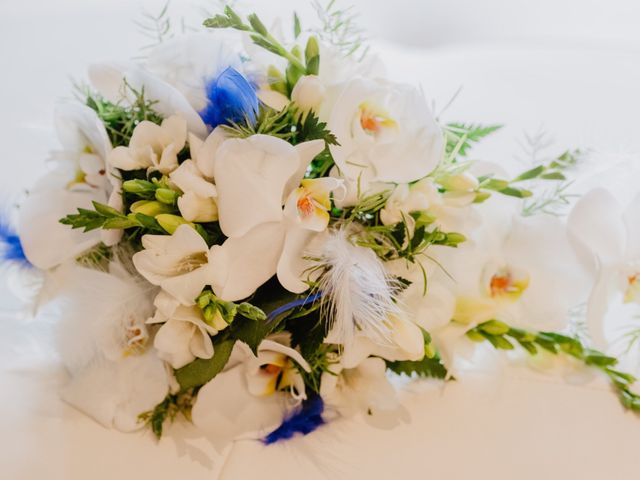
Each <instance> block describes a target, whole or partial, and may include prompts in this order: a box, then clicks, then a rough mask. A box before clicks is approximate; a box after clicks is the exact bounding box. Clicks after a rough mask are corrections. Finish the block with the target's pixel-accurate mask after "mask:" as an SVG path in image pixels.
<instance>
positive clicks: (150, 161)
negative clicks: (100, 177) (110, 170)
mask: <svg viewBox="0 0 640 480" xmlns="http://www.w3.org/2000/svg"><path fill="white" fill-rule="evenodd" d="M186 141H187V122H186V121H185V120H184V119H183V118H182V117H180V116H179V115H172V116H170V117H169V118H165V119H164V120H163V121H162V124H160V125H156V124H155V123H153V122H149V121H147V120H144V121H142V122H140V123H139V124H138V125H136V127H135V129H134V130H133V134H132V135H131V140H130V141H129V146H128V147H124V146H120V147H116V148H114V149H113V151H112V152H111V153H110V154H109V159H108V160H109V163H110V164H111V165H112V166H114V167H115V168H119V169H120V170H140V169H148V170H150V171H156V170H157V171H159V172H162V173H171V172H172V171H174V170H175V169H176V168H178V153H180V151H181V150H182V149H183V148H184V145H185V143H186Z"/></svg>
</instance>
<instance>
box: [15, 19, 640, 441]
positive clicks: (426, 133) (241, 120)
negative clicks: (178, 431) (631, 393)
mask: <svg viewBox="0 0 640 480" xmlns="http://www.w3.org/2000/svg"><path fill="white" fill-rule="evenodd" d="M247 22H248V23H245V21H244V20H242V19H241V18H240V17H239V16H238V15H237V14H235V12H233V11H232V10H230V9H227V10H226V11H225V14H224V15H218V16H216V17H214V18H213V19H210V20H209V21H208V22H207V25H208V26H210V27H214V28H217V30H215V31H213V32H207V33H197V34H186V35H183V36H178V37H175V38H173V39H171V40H168V41H166V42H164V43H162V44H160V45H159V46H158V47H156V48H155V50H153V51H151V52H150V54H149V56H148V59H147V60H146V61H145V62H143V63H141V64H134V63H108V64H100V65H94V66H92V67H91V69H90V74H89V78H90V82H91V88H90V89H89V90H88V93H87V102H86V104H81V103H65V104H63V105H61V106H60V107H59V109H58V110H57V113H56V125H57V128H58V133H59V137H60V141H61V144H62V150H61V151H60V152H56V154H55V155H54V156H53V162H54V163H55V165H54V168H53V169H51V171H50V172H48V173H47V175H45V177H44V178H43V180H42V181H40V182H39V183H38V184H37V185H36V186H34V187H33V189H31V191H30V194H29V196H28V197H27V198H26V200H25V201H24V202H23V204H22V205H21V208H20V226H19V235H20V240H21V243H22V247H23V249H24V252H25V254H26V257H27V258H28V260H29V261H30V262H31V263H32V264H33V265H34V266H36V267H38V268H39V269H41V270H43V271H45V272H47V273H46V277H45V278H46V281H45V286H44V291H43V294H42V295H41V303H45V304H46V303H47V302H50V303H54V304H57V303H61V304H62V305H63V310H62V312H63V313H62V318H61V322H60V334H59V337H60V339H61V340H60V343H61V352H62V357H63V360H64V361H65V364H66V365H67V367H68V368H69V371H70V372H71V380H70V383H69V385H68V387H67V388H66V389H65V391H64V398H65V399H66V400H67V401H68V402H69V403H71V404H72V405H74V406H76V407H78V408H80V409H82V410H83V411H85V412H86V413H88V414H89V415H91V416H93V417H94V418H95V419H96V420H98V421H100V422H101V423H103V424H104V425H107V426H115V427H116V428H119V429H122V430H127V431H128V430H133V429H136V428H139V427H141V426H143V425H144V423H145V420H146V421H147V423H152V424H153V426H154V429H155V430H156V433H159V432H158V431H157V429H158V427H157V425H158V421H159V424H160V425H162V422H163V420H164V418H165V416H166V417H170V416H171V414H168V413H167V412H174V413H175V412H178V411H182V412H183V413H186V412H188V414H189V415H188V416H189V418H191V419H192V420H193V423H194V424H195V425H196V426H198V427H199V428H201V429H203V430H204V431H206V432H208V433H209V434H211V435H212V436H214V437H217V438H225V439H226V438H236V437H238V436H246V435H249V434H252V435H256V434H257V435H264V434H266V433H269V432H271V431H273V430H274V429H275V432H278V429H277V427H278V425H280V424H281V423H282V422H283V420H284V421H285V423H286V422H287V421H289V420H290V417H292V416H296V415H297V416H298V417H305V415H306V418H305V419H304V420H305V421H306V422H307V426H306V427H304V428H300V429H299V430H296V431H300V432H302V433H307V431H311V430H312V429H313V428H310V427H309V426H308V423H311V424H313V425H314V427H315V426H318V425H319V424H320V423H322V420H321V418H322V417H321V415H322V414H323V413H324V414H325V415H331V414H341V415H352V414H362V415H376V414H379V413H388V412H393V411H396V410H397V409H398V407H399V405H398V400H397V397H396V392H395V389H394V387H393V385H392V383H390V380H389V374H388V373H389V370H391V371H394V372H396V373H404V374H409V375H411V374H416V375H421V376H430V377H436V378H440V379H443V380H446V379H447V378H449V377H450V376H451V373H453V372H455V368H456V362H455V355H456V353H461V352H465V351H467V350H468V349H469V347H471V346H473V345H475V343H474V341H482V340H486V341H488V342H491V343H492V344H493V345H494V346H496V347H498V348H513V347H514V346H516V345H517V344H518V343H519V344H520V345H522V346H523V347H524V348H525V349H526V350H527V351H529V352H530V353H535V352H537V350H539V349H540V346H542V347H545V342H547V343H546V347H548V348H547V349H548V350H549V349H553V348H556V350H557V351H560V350H561V349H559V348H557V347H558V346H562V345H567V344H570V345H573V346H575V345H574V343H571V342H575V340H573V339H572V338H571V337H568V336H565V335H562V334H557V335H556V336H555V337H552V336H549V335H551V334H544V335H547V336H540V335H541V334H539V333H538V332H543V331H549V330H556V331H563V329H565V328H566V327H567V324H568V319H569V312H570V311H572V309H574V308H575V307H577V306H580V305H583V304H588V318H589V320H590V326H591V327H592V329H593V332H592V334H593V335H594V338H596V339H597V341H598V342H600V339H601V337H602V335H601V324H602V319H603V318H604V317H605V314H606V311H607V305H609V304H610V302H611V301H612V298H613V297H616V296H617V297H620V299H621V301H622V302H626V303H630V304H633V303H635V304H636V305H637V304H638V303H640V217H638V212H639V211H640V208H638V207H639V205H638V202H639V200H638V198H640V197H637V198H636V200H634V201H633V203H632V204H631V205H629V206H628V207H626V209H625V208H623V207H622V206H620V205H619V204H617V203H616V201H615V200H614V199H613V196H612V195H611V194H610V193H608V192H606V191H595V192H592V193H589V194H588V195H586V196H585V197H584V198H582V199H581V200H580V201H579V202H578V205H577V206H576V207H575V210H574V211H573V213H572V214H571V216H570V217H569V228H567V222H564V221H563V220H561V219H559V218H557V217H554V216H550V215H547V214H544V213H539V214H537V215H529V216H524V215H523V214H522V212H523V208H522V204H523V202H524V201H525V199H526V198H528V197H530V195H531V191H529V190H528V189H527V188H528V187H527V185H528V183H527V182H544V181H560V180H561V179H563V178H564V176H563V174H562V173H561V171H560V170H562V168H564V165H563V164H561V162H560V161H558V160H555V161H553V162H551V163H549V164H545V165H534V166H533V167H532V168H531V169H530V170H528V171H527V172H525V174H522V175H520V176H517V177H513V178H512V179H511V180H501V179H500V178H501V177H503V176H504V174H503V172H502V170H501V169H500V168H498V167H487V166H486V165H483V167H482V168H483V173H482V174H481V173H480V168H476V166H475V165H474V164H473V163H472V162H469V161H468V160H467V159H466V151H467V150H468V149H469V145H470V143H471V142H472V141H475V140H477V139H478V138H479V137H480V136H482V135H484V134H485V133H489V130H491V129H486V131H485V130H482V129H481V128H480V127H473V126H471V127H464V126H460V125H453V124H452V125H443V124H441V123H440V122H439V121H438V120H437V119H436V118H435V117H434V115H433V113H432V112H431V111H430V108H429V106H428V104H427V101H426V99H425V96H424V94H423V93H422V91H421V90H420V89H418V88H415V87H413V86H410V85H404V84H398V83H393V82H391V81H389V80H387V79H386V78H385V77H384V73H383V71H382V69H381V68H380V65H379V63H378V62H377V61H376V60H375V59H372V57H371V55H369V56H368V57H367V58H366V59H364V60H362V59H361V60H358V59H356V58H355V56H353V55H352V56H349V55H345V54H344V53H343V52H341V51H340V50H339V49H338V48H336V47H335V46H332V45H329V44H323V43H322V42H319V41H318V39H317V38H316V37H315V36H314V35H313V34H311V33H308V32H304V31H303V32H300V31H296V36H295V38H292V39H290V40H285V39H284V38H279V39H276V36H274V35H272V34H271V33H269V31H267V29H266V28H265V27H264V25H263V24H262V23H261V22H260V20H259V19H258V18H257V17H256V16H255V15H251V16H249V17H248V20H247ZM221 29H230V30H234V31H233V32H231V33H229V32H223V31H222V30H221ZM251 40H253V43H252V42H251ZM261 47H262V48H261ZM465 129H466V130H465ZM461 130H462V131H461ZM492 168H493V170H491V169H492ZM488 170H489V171H488ZM487 171H488V173H486V172H487ZM61 219H62V220H61ZM72 227H73V228H72ZM79 228H82V229H84V231H80V230H78V229H79ZM617 297H616V298H617ZM43 308H46V305H45V307H43ZM505 342H506V343H505ZM554 342H555V343H554ZM563 342H564V343H563ZM550 345H551V346H550ZM597 346H599V347H604V346H605V345H597ZM576 348H577V347H576ZM580 348H582V346H581V345H580ZM580 352H581V353H580V354H579V355H578V354H577V353H576V355H574V356H576V358H578V357H579V356H580V355H582V356H585V355H587V354H586V353H585V352H586V350H580ZM573 353H575V352H573ZM580 358H582V357H580ZM607 358H608V357H607ZM587 363H588V362H587ZM318 405H320V407H318ZM141 415H142V416H141ZM149 419H152V421H151V422H150V420H149ZM141 420H142V421H141ZM314 422H315V423H314ZM160 428H161V427H160ZM305 428H306V429H307V431H305ZM274 438H275V437H272V439H274ZM283 438H286V436H285V437H283ZM275 439H277V438H275Z"/></svg>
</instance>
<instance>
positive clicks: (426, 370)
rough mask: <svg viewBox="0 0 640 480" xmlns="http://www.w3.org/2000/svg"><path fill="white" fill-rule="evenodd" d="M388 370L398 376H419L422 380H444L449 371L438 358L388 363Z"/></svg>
mask: <svg viewBox="0 0 640 480" xmlns="http://www.w3.org/2000/svg"><path fill="white" fill-rule="evenodd" d="M386 364H387V369H389V370H391V371H392V372H394V373H397V374H398V375H407V376H409V377H410V376H412V375H417V376H418V377H422V378H437V379H440V380H443V379H445V378H446V377H447V373H448V372H447V369H446V367H445V366H444V364H443V363H442V361H441V360H440V358H439V357H438V356H435V357H433V358H427V357H425V358H423V359H422V360H418V361H410V360H404V361H397V362H386Z"/></svg>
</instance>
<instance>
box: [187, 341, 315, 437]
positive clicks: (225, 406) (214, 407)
mask: <svg viewBox="0 0 640 480" xmlns="http://www.w3.org/2000/svg"><path fill="white" fill-rule="evenodd" d="M276 340H277V341H276ZM283 340H285V339H283V338H282V337H275V338H273V337H272V339H267V340H263V341H262V343H261V344H260V346H259V349H258V356H257V357H256V356H254V355H253V354H252V353H251V352H250V351H247V349H244V351H245V360H244V361H243V362H240V363H237V364H235V365H233V366H231V367H230V368H228V369H226V370H225V371H223V372H221V373H219V374H218V375H216V376H215V377H214V378H213V380H211V381H210V382H209V383H207V384H206V385H205V386H203V387H202V388H201V389H200V391H199V393H198V398H197V400H196V403H195V404H194V406H193V410H192V414H191V416H192V419H193V423H194V424H195V425H196V426H197V427H198V428H199V429H201V430H202V431H204V432H206V433H209V434H211V435H212V436H214V437H217V438H222V439H225V440H227V439H234V438H239V437H247V436H251V437H255V436H257V435H264V434H265V433H267V432H268V431H269V430H272V429H274V428H276V427H277V426H278V425H279V424H280V423H281V422H282V419H283V417H284V416H285V415H286V413H287V412H288V411H290V410H291V409H292V408H293V407H295V406H296V405H299V403H300V401H301V400H302V399H304V398H305V392H304V382H302V381H301V380H302V379H301V378H300V374H299V373H298V371H297V369H298V368H302V369H303V370H306V371H310V367H309V365H308V363H307V362H306V361H305V360H304V359H303V358H302V356H301V355H300V354H299V353H298V352H297V351H295V350H294V349H292V348H290V347H288V346H287V345H286V341H285V343H282V342H283ZM293 362H295V364H296V365H297V366H295V367H294V364H293ZM220 392H233V395H221V394H220Z"/></svg>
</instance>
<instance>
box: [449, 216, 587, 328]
mask: <svg viewBox="0 0 640 480" xmlns="http://www.w3.org/2000/svg"><path fill="white" fill-rule="evenodd" d="M507 223H508V224H509V225H510V229H509V230H507V232H508V233H507V234H506V236H502V235H501V234H499V232H498V231H497V230H498V229H499V228H500V227H499V226H496V227H495V230H494V229H492V228H491V227H490V226H486V228H485V229H484V230H485V231H486V233H487V235H486V238H484V239H479V240H478V241H477V242H476V244H475V245H466V246H463V247H462V248H461V249H460V250H459V251H458V252H456V255H455V256H454V255H451V258H450V260H451V264H450V263H448V262H447V261H444V263H443V265H444V268H446V269H448V270H449V269H450V270H449V271H450V272H451V273H452V275H453V277H454V278H455V279H456V282H457V283H456V285H455V286H453V291H454V294H455V296H456V305H455V310H454V313H453V319H454V320H455V321H456V322H457V323H460V324H464V325H467V326H471V327H473V326H474V325H477V324H478V323H481V322H484V321H488V320H491V319H498V320H502V321H505V322H507V323H511V324H515V325H518V326H522V327H528V328H533V329H536V330H541V329H559V328H562V327H564V326H565V325H566V322H567V318H568V312H569V310H570V309H571V308H573V307H575V306H577V305H579V304H580V302H581V300H582V297H583V292H584V288H583V287H584V284H585V274H584V273H585V272H584V271H583V269H582V268H581V266H580V264H579V262H578V259H577V257H576V254H575V252H574V250H573V248H572V247H571V245H570V243H569V239H568V236H567V233H566V229H565V227H564V225H563V224H562V222H561V221H560V220H558V219H556V218H555V217H547V216H535V217H528V218H516V219H514V220H513V223H510V222H507ZM492 230H493V231H492Z"/></svg>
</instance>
